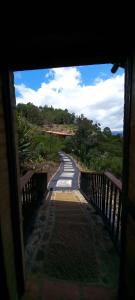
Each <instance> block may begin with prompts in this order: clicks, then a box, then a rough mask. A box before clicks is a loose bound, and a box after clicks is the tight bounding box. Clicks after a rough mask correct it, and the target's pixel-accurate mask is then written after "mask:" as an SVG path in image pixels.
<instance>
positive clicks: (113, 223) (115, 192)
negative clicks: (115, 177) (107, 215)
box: [112, 187, 117, 235]
mask: <svg viewBox="0 0 135 300" xmlns="http://www.w3.org/2000/svg"><path fill="white" fill-rule="evenodd" d="M116 200H117V188H116V187H115V190H114V199H113V218H112V234H113V235H114V231H115V218H116Z"/></svg>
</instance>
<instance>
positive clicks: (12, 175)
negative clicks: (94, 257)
mask: <svg viewBox="0 0 135 300" xmlns="http://www.w3.org/2000/svg"><path fill="white" fill-rule="evenodd" d="M35 69H36V68H35ZM125 69H126V72H125V97H124V99H125V103H124V150H123V151H124V158H123V211H122V241H121V263H120V276H119V290H118V297H119V299H120V297H121V295H122V293H123V280H124V279H123V274H124V272H125V270H124V265H125V264H124V259H125V239H126V218H127V213H126V208H127V195H128V182H127V179H128V157H129V138H130V106H131V78H132V72H131V60H130V59H127V62H126V67H125ZM3 82H4V84H3V93H4V113H5V124H6V134H7V149H8V163H9V179H10V189H11V215H12V225H13V236H14V253H15V258H16V259H15V265H16V276H17V286H18V293H19V295H22V293H23V291H24V271H23V255H22V243H21V233H20V219H19V218H20V215H19V207H18V201H19V199H18V180H17V171H16V170H17V164H16V144H15V137H14V126H13V122H14V120H13V116H12V107H11V93H10V88H11V87H10V80H9V72H8V70H6V71H4V72H3ZM12 84H13V82H12ZM17 224H18V226H17Z"/></svg>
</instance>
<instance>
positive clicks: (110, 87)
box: [14, 64, 124, 131]
mask: <svg viewBox="0 0 135 300" xmlns="http://www.w3.org/2000/svg"><path fill="white" fill-rule="evenodd" d="M111 68H112V65H111V64H104V65H92V66H78V67H63V68H52V69H42V70H34V71H33V70H32V71H18V72H15V73H14V79H15V93H16V103H17V104H18V103H28V102H31V103H33V104H34V105H36V106H44V105H47V106H53V107H54V108H61V109H68V111H69V112H74V113H75V114H76V115H81V114H83V115H84V116H86V117H87V118H88V119H91V120H93V121H94V122H98V123H100V124H101V127H102V128H104V127H110V129H111V130H113V131H115V130H116V131H122V130H123V106H124V69H122V68H119V69H118V71H117V72H116V73H115V74H113V73H111Z"/></svg>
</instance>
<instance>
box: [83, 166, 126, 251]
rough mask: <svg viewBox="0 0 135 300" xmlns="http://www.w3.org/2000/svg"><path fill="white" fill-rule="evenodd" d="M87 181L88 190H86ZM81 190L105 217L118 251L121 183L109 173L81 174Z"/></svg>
mask: <svg viewBox="0 0 135 300" xmlns="http://www.w3.org/2000/svg"><path fill="white" fill-rule="evenodd" d="M87 181H88V184H87V186H88V187H89V188H88V189H86V182H87ZM81 189H82V190H83V193H84V194H86V195H87V197H88V198H89V199H90V201H91V203H93V204H94V206H95V207H97V208H98V211H99V212H100V213H101V214H102V216H103V217H105V218H104V221H105V222H106V224H107V226H108V229H109V231H110V233H111V236H112V239H113V241H114V243H115V245H116V247H117V249H118V248H119V241H120V233H121V210H122V200H121V194H122V193H121V192H122V183H121V181H120V180H118V179H117V178H116V177H115V176H114V175H113V174H111V173H109V172H105V173H103V174H102V173H81Z"/></svg>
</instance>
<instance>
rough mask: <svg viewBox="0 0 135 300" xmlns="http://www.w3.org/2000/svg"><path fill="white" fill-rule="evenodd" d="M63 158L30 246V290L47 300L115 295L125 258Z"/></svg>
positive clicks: (27, 253) (97, 297)
mask: <svg viewBox="0 0 135 300" xmlns="http://www.w3.org/2000/svg"><path fill="white" fill-rule="evenodd" d="M63 158H64V162H63V165H61V168H60V170H59V171H58V172H57V174H56V175H55V176H54V178H55V180H54V182H53V183H50V187H51V184H52V187H53V190H54V191H53V192H50V193H49V194H48V197H47V199H46V200H45V201H44V203H43V204H42V206H41V207H40V210H39V212H38V215H37V219H36V223H35V228H34V231H33V234H32V236H31V237H30V238H29V241H28V243H27V246H26V248H25V266H26V274H27V294H29V297H35V295H36V293H38V296H36V297H37V298H29V299H46V300H51V299H52V300H53V299H56V300H57V299H58V300H62V299H63V300H64V299H65V300H68V299H74V300H75V299H78V300H79V299H92V300H97V299H103V300H105V299H108V300H109V299H115V298H114V295H115V293H116V288H117V282H118V269H119V259H118V257H117V254H116V252H115V249H114V247H113V244H112V242H111V240H110V237H109V234H108V231H107V229H106V228H105V225H104V223H103V221H102V219H101V217H100V216H99V215H98V214H97V213H96V211H95V209H94V208H93V207H92V206H91V205H90V204H89V203H88V202H87V201H86V200H85V198H84V197H83V196H82V194H81V193H80V191H79V189H74V188H73V187H74V185H75V184H77V182H78V176H79V172H78V171H77V170H76V167H75V166H74V165H73V162H72V167H70V168H69V166H68V168H67V166H65V159H66V158H65V155H64V154H62V160H63ZM67 159H69V158H67ZM66 163H67V161H66ZM70 163H71V162H70ZM65 167H66V172H65V170H64V169H65ZM71 168H72V170H71ZM67 169H70V170H67ZM76 172H78V173H76ZM63 173H64V174H63ZM58 175H59V176H58ZM75 175H76V176H75ZM63 176H64V177H63ZM69 176H70V177H69ZM61 178H62V179H61ZM64 178H65V179H64ZM67 178H68V179H67ZM69 178H70V179H69ZM73 178H74V179H73ZM56 179H57V180H56ZM60 180H66V181H64V182H63V183H62V184H61V181H60ZM67 180H71V182H70V188H69V186H68V184H67ZM61 188H62V190H61ZM39 286H40V288H39ZM34 289H35V292H33V291H34ZM37 290H38V292H37ZM39 290H40V292H39ZM39 294H40V296H41V298H40V296H39ZM32 295H33V296H32ZM90 295H91V296H90ZM38 297H39V298H38ZM107 297H108V298H107Z"/></svg>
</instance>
